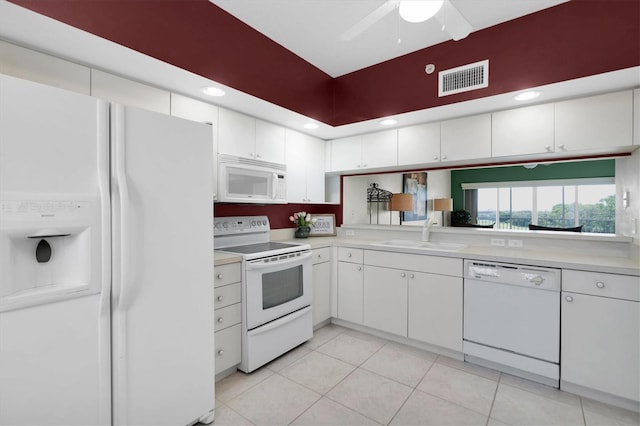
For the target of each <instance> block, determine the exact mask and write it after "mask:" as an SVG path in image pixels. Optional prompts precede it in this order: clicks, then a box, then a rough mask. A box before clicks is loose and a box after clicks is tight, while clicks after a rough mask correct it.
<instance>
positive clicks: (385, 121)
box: [380, 118, 398, 126]
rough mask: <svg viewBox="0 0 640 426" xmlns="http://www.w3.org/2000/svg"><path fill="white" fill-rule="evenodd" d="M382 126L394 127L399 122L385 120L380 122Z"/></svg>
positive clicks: (390, 119)
mask: <svg viewBox="0 0 640 426" xmlns="http://www.w3.org/2000/svg"><path fill="white" fill-rule="evenodd" d="M380 124H381V125H383V126H393V125H394V124H398V120H396V119H393V118H385V119H384V120H382V121H381V122H380Z"/></svg>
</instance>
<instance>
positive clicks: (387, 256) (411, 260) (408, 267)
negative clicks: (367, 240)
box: [364, 250, 463, 277]
mask: <svg viewBox="0 0 640 426" xmlns="http://www.w3.org/2000/svg"><path fill="white" fill-rule="evenodd" d="M364 263H365V264H366V265H373V266H384V267H387V268H394V269H403V270H405V271H417V272H428V273H431V274H439V275H450V276H452V277H461V276H462V271H463V265H462V259H457V258H453V257H440V256H429V255H423V254H407V253H397V252H388V251H377V250H365V251H364Z"/></svg>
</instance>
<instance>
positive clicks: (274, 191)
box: [271, 173, 278, 200]
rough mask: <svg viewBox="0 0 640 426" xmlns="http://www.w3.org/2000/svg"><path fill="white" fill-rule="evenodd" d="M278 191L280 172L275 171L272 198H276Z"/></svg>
mask: <svg viewBox="0 0 640 426" xmlns="http://www.w3.org/2000/svg"><path fill="white" fill-rule="evenodd" d="M277 191H278V174H277V173H274V174H273V180H272V182H271V199H272V200H275V199H276V196H277Z"/></svg>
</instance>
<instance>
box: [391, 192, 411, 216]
mask: <svg viewBox="0 0 640 426" xmlns="http://www.w3.org/2000/svg"><path fill="white" fill-rule="evenodd" d="M389 210H391V211H394V212H399V211H403V212H410V211H413V195H412V194H393V195H392V196H391V200H390V201H389Z"/></svg>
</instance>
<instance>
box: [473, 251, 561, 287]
mask: <svg viewBox="0 0 640 426" xmlns="http://www.w3.org/2000/svg"><path fill="white" fill-rule="evenodd" d="M464 275H465V278H466V279H474V280H479V281H488V282H493V283H498V284H507V285H515V286H523V287H532V288H539V289H541V290H551V291H560V269H556V268H546V267H538V266H530V265H518V264H512V263H501V262H487V261H481V260H470V259H466V260H465V261H464Z"/></svg>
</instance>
